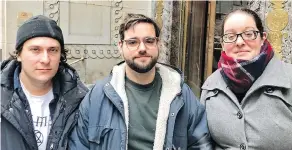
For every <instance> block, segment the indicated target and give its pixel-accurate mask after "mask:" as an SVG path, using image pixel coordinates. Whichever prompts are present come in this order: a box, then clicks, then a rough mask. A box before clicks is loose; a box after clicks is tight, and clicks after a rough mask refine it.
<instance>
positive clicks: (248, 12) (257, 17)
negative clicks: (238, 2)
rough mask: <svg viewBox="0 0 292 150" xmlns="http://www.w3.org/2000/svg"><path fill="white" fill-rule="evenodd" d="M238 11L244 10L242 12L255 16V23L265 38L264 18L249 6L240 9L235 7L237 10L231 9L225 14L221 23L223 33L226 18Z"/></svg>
mask: <svg viewBox="0 0 292 150" xmlns="http://www.w3.org/2000/svg"><path fill="white" fill-rule="evenodd" d="M238 12H242V13H245V14H248V15H250V16H252V17H253V19H254V21H255V24H256V26H257V28H258V29H259V32H260V37H261V38H263V32H264V27H263V23H262V20H261V18H260V17H259V15H258V14H257V13H256V12H254V11H252V10H250V9H248V8H239V9H235V10H233V11H231V12H230V13H228V14H227V15H226V16H225V18H224V19H223V22H222V25H221V35H223V34H224V25H225V22H226V20H227V19H228V18H229V16H230V15H232V14H234V13H238Z"/></svg>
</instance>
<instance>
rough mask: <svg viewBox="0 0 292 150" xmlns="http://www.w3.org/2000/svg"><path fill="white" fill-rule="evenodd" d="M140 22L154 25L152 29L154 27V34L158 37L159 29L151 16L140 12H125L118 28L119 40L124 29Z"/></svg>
mask: <svg viewBox="0 0 292 150" xmlns="http://www.w3.org/2000/svg"><path fill="white" fill-rule="evenodd" d="M141 22H143V23H150V24H152V25H153V26H154V29H155V36H156V37H159V34H160V29H159V27H158V25H157V24H156V22H155V21H154V20H152V19H151V18H149V17H146V16H145V15H142V14H131V13H129V14H127V16H126V17H125V19H124V20H123V22H122V24H121V25H120V29H119V34H120V40H121V41H122V40H124V38H125V31H126V30H128V29H129V28H130V27H133V26H134V25H136V24H138V23H141Z"/></svg>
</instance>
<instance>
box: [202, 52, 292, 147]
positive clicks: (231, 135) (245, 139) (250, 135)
mask: <svg viewBox="0 0 292 150" xmlns="http://www.w3.org/2000/svg"><path fill="white" fill-rule="evenodd" d="M201 103H203V104H204V105H205V107H206V111H207V120H208V126H209V130H210V133H211V136H212V138H213V140H214V141H215V143H216V149H230V150H234V149H241V150H245V149H248V150H292V65H291V64H287V63H284V62H282V61H280V60H278V59H277V58H276V57H274V58H272V59H271V61H270V62H269V64H268V65H267V67H266V68H265V70H264V72H263V74H262V75H261V76H260V77H259V78H258V79H257V80H256V81H255V82H254V83H253V85H252V87H251V88H250V89H249V90H248V92H247V93H246V95H245V97H244V98H243V99H242V101H241V103H239V101H238V100H237V98H236V96H235V95H234V94H233V92H232V91H231V90H230V89H229V88H228V86H227V84H226V83H225V81H224V80H223V78H222V76H221V74H220V70H217V71H216V72H214V73H213V74H212V75H211V76H210V77H209V78H208V79H207V80H206V82H205V83H204V85H203V86H202V95H201Z"/></svg>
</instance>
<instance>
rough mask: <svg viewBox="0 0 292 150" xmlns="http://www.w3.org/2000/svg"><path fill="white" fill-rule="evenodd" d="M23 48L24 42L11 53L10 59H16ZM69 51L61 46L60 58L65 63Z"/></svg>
mask: <svg viewBox="0 0 292 150" xmlns="http://www.w3.org/2000/svg"><path fill="white" fill-rule="evenodd" d="M22 49H23V44H22V45H20V46H19V47H18V49H17V50H15V51H14V52H13V54H10V58H9V59H10V60H12V59H15V60H16V59H17V56H18V55H19V54H20V53H21V51H22ZM67 53H68V50H66V49H65V48H64V47H62V46H61V58H60V61H61V62H62V63H65V62H66V61H67Z"/></svg>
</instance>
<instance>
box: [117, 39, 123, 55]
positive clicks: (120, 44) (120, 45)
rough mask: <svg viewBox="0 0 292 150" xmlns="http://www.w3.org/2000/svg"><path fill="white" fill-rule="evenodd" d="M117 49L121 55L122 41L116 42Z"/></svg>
mask: <svg viewBox="0 0 292 150" xmlns="http://www.w3.org/2000/svg"><path fill="white" fill-rule="evenodd" d="M118 49H119V51H120V53H121V54H122V52H123V42H122V41H119V42H118Z"/></svg>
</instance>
